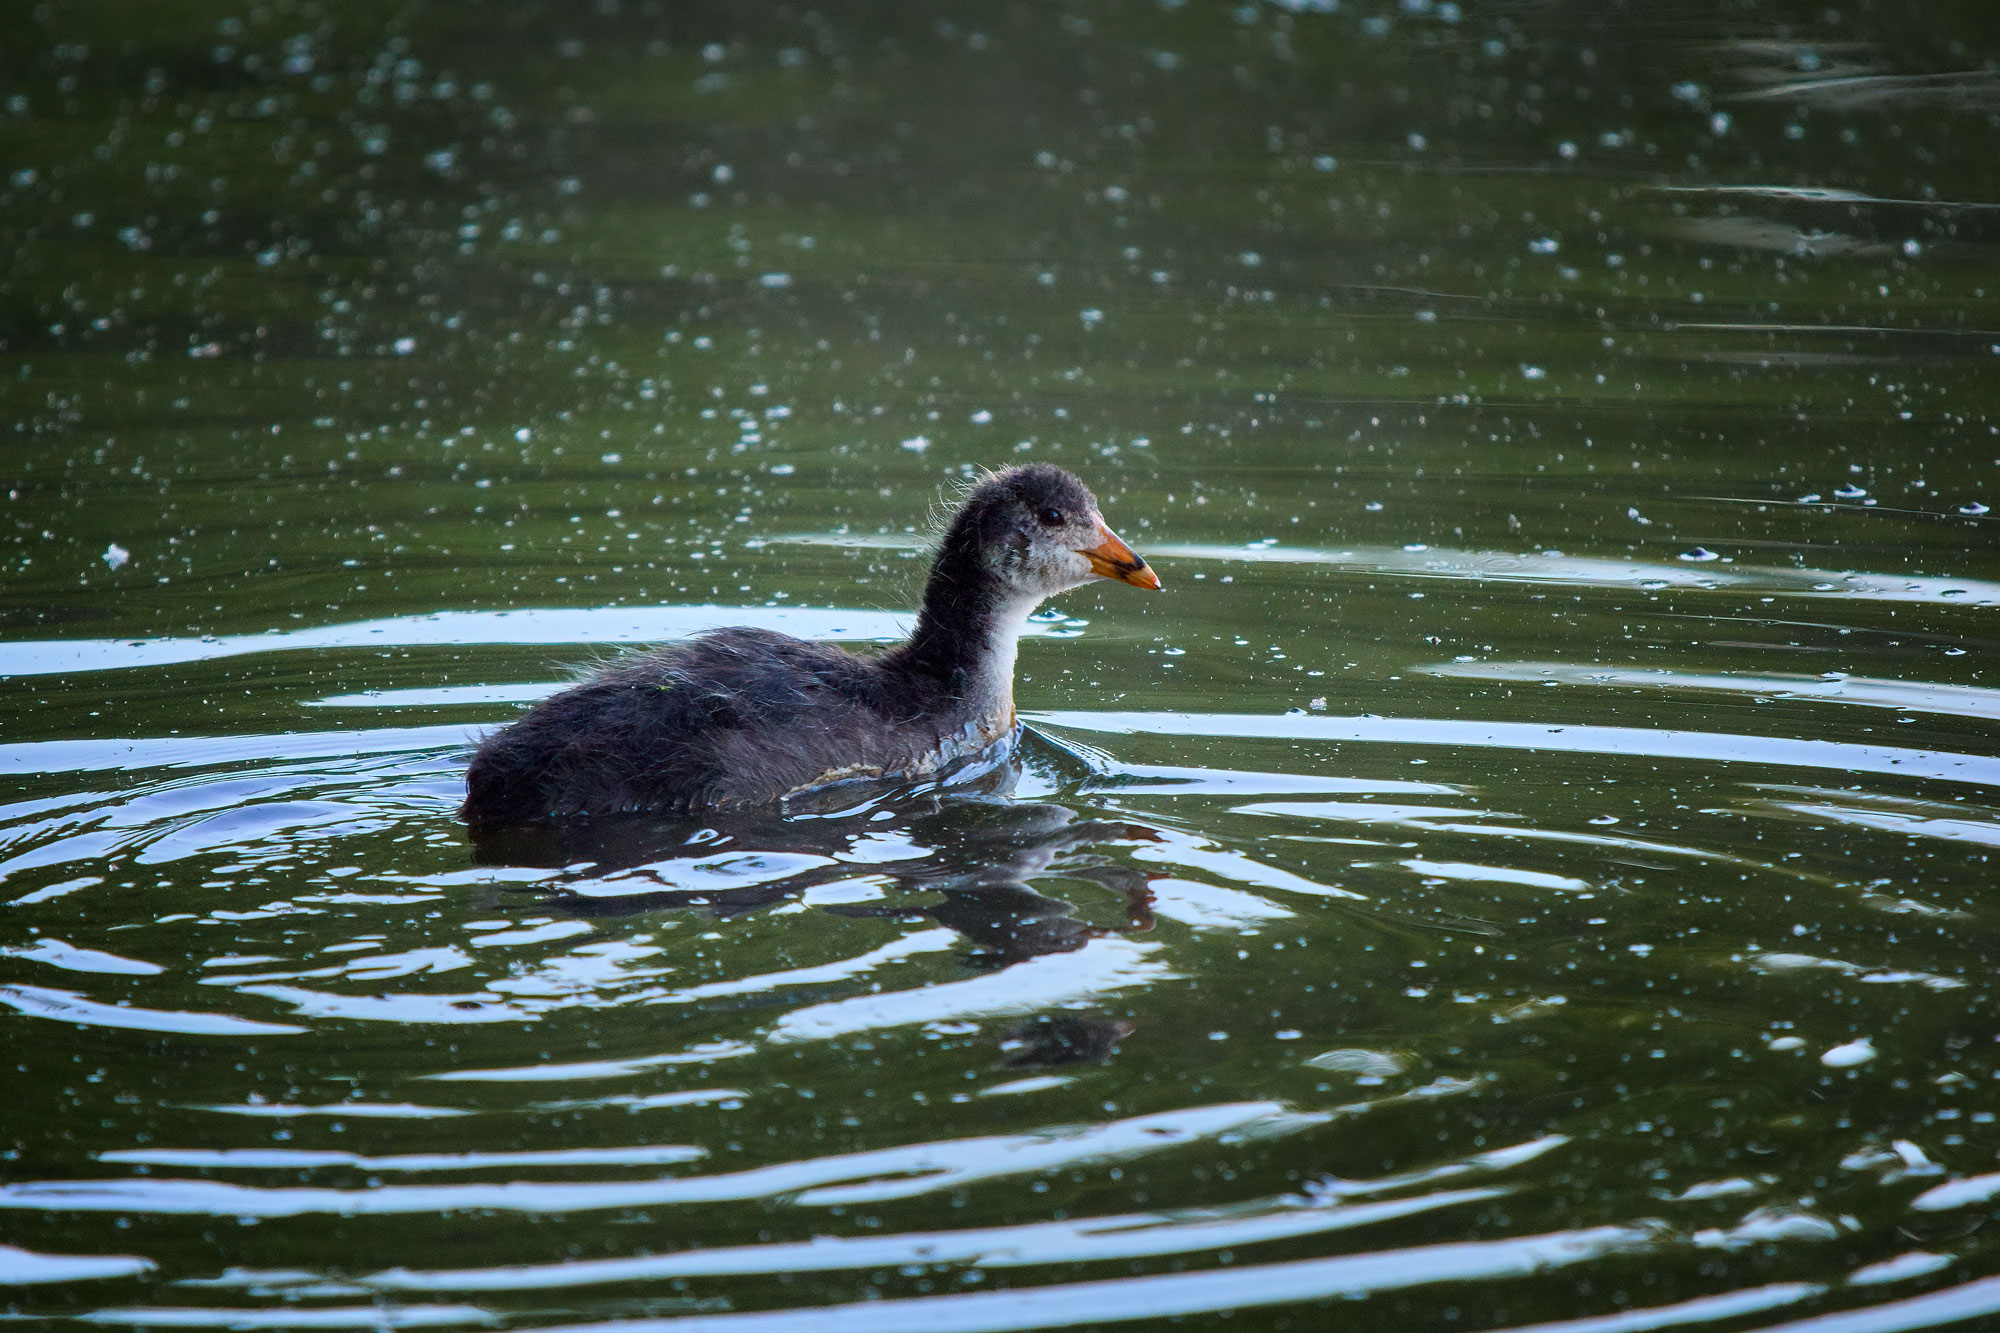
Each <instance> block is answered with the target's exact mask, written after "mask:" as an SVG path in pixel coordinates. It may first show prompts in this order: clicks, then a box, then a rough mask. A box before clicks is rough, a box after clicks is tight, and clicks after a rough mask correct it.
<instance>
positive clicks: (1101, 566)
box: [1077, 514, 1160, 592]
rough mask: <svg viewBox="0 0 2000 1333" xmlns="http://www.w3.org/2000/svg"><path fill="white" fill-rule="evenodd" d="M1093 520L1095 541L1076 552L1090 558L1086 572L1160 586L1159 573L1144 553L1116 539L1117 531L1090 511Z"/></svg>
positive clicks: (1138, 585)
mask: <svg viewBox="0 0 2000 1333" xmlns="http://www.w3.org/2000/svg"><path fill="white" fill-rule="evenodd" d="M1091 517H1092V518H1093V519H1095V520H1096V521H1097V536H1098V542H1097V545H1095V546H1092V547H1089V548H1088V549H1085V550H1080V551H1078V552H1077V554H1078V555H1080V556H1082V557H1083V558H1084V559H1086V560H1088V561H1090V572H1091V573H1093V574H1095V575H1097V577H1099V578H1101V579H1117V580H1118V581H1119V582H1120V583H1129V584H1131V585H1132V586H1133V587H1135V588H1150V589H1151V590H1153V591H1154V592H1158V591H1159V589H1160V576H1159V575H1158V574H1155V573H1154V572H1153V571H1152V570H1151V569H1150V568H1148V567H1147V564H1146V561H1145V559H1144V557H1142V556H1140V555H1138V554H1136V553H1135V552H1134V551H1133V550H1132V548H1131V547H1129V546H1127V545H1126V544H1125V543H1124V542H1122V541H1119V540H1118V534H1117V533H1115V532H1113V531H1112V530H1111V529H1110V528H1108V527H1106V526H1104V516H1103V515H1102V514H1092V515H1091Z"/></svg>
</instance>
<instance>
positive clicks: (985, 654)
mask: <svg viewBox="0 0 2000 1333" xmlns="http://www.w3.org/2000/svg"><path fill="white" fill-rule="evenodd" d="M1036 605H1037V602H1036V601H1035V600H1033V599H1024V598H1020V597H1018V596H1016V597H1009V596H1007V595H1006V590H1005V589H1003V588H1002V586H1001V585H1000V583H999V581H998V580H996V579H995V578H994V577H993V576H992V575H991V574H990V573H988V572H987V571H986V570H985V569H984V568H983V567H981V566H980V565H979V564H978V563H977V562H976V561H974V560H971V559H954V558H953V557H952V555H951V553H949V552H947V553H945V554H943V555H940V557H939V559H938V562H937V564H936V565H935V566H933V567H932V569H931V576H930V582H929V583H928V584H927V585H926V587H925V588H924V602H923V607H922V609H921V610H919V611H918V613H917V627H916V629H915V631H913V632H912V633H911V635H910V638H909V642H907V643H905V644H904V645H903V646H902V647H901V648H898V649H896V650H895V651H894V652H893V653H891V654H890V655H889V657H888V658H887V659H886V660H885V663H884V665H886V666H890V667H892V669H894V670H898V671H901V672H904V673H907V674H908V675H910V676H913V677H916V678H920V679H922V680H923V681H924V682H925V683H926V684H927V685H929V686H931V687H932V688H933V689H934V690H935V691H936V696H935V697H936V698H937V699H938V707H939V711H940V712H941V713H945V714H948V715H949V720H951V721H953V722H958V723H973V724H976V725H977V726H979V727H980V728H981V729H982V730H991V731H999V730H1003V729H1005V728H1006V727H1009V726H1011V725H1013V721H1014V653H1015V647H1016V644H1017V642H1018V641H1019V639H1020V636H1021V629H1022V627H1023V626H1024V625H1025V624H1026V623H1027V620H1028V616H1029V615H1030V613H1032V612H1033V611H1034V609H1035V607H1036Z"/></svg>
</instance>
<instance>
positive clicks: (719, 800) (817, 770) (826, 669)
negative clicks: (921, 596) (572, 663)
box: [462, 629, 907, 826]
mask: <svg viewBox="0 0 2000 1333" xmlns="http://www.w3.org/2000/svg"><path fill="white" fill-rule="evenodd" d="M884 694H885V692H884V689H883V680H882V673H881V670H880V668H879V667H878V666H877V665H876V663H875V662H873V661H871V660H870V659H867V658H861V657H857V656H855V655H854V654H852V653H849V652H846V651H844V650H842V649H839V648H834V647H829V646H827V645H823V644H816V643H807V642H805V641H803V640H800V639H794V638H791V637H790V636H788V635H784V634H776V633H772V632H771V631H768V630H757V629H725V630H717V631H715V632H714V633H711V634H707V635H704V636H702V637H701V638H698V639H695V640H693V641H692V642H690V643H686V644H682V645H678V646H676V647H673V648H667V649H663V650H660V651H658V652H653V653H648V654H645V655H643V656H640V657H635V658H633V659H632V660H630V661H628V662H624V663H621V664H619V665H616V666H614V667H612V668H610V669H609V670H607V671H605V672H603V673H601V674H599V675H597V676H595V677H593V678H592V679H590V680H588V681H585V682H584V683H583V684H580V685H576V686H573V687H571V688H570V689H567V690H564V691H563V692H562V693H560V694H557V695H554V696H553V697H551V698H549V699H547V700H544V701H543V702H542V703H540V704H538V705H537V706H536V707H535V708H534V709H533V710H531V711H530V712H529V713H528V714H527V715H526V716H524V717H522V718H521V719H520V720H519V721H518V722H516V723H514V724H513V725H512V726H510V727H507V728H506V729H504V730H502V731H500V732H497V733H495V734H494V735H492V736H489V737H488V738H487V739H486V740H485V741H484V742H483V743H482V744H481V745H480V747H479V750H478V753H477V754H476V755H474V757H473V760H472V766H471V768H470V770H469V771H468V772H467V775H466V786H467V795H466V800H465V805H464V808H463V810H462V814H463V815H464V818H465V820H466V821H467V822H468V823H470V824H474V825H486V826H491V825H500V824H521V823H532V822H535V821H538V820H542V819H547V818H550V817H562V816H566V815H596V814H612V813H616V812H619V811H627V810H688V809H694V808H699V807H703V806H710V805H729V804H737V803H751V802H763V801H771V800H775V799H777V798H778V797H780V796H783V795H784V794H786V793H787V792H789V791H792V790H795V789H796V788H798V787H801V786H804V785H807V784H810V783H812V782H814V781H816V780H819V779H821V778H823V777H825V776H826V775H827V774H828V773H829V772H831V771H837V770H840V769H843V768H850V767H851V768H854V769H856V770H857V771H867V770H868V769H870V768H875V769H878V770H881V771H888V768H889V767H890V766H893V765H894V763H895V762H896V760H897V757H898V753H899V752H900V750H902V749H903V748H907V747H906V743H905V742H906V738H905V737H903V736H902V735H901V734H900V733H901V730H902V729H901V728H900V727H899V726H898V725H897V723H896V720H895V718H894V716H893V714H894V713H895V712H896V711H897V710H896V709H894V708H893V707H892V706H891V704H890V701H889V700H888V699H886V698H885V697H884Z"/></svg>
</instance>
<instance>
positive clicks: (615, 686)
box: [459, 463, 1160, 833]
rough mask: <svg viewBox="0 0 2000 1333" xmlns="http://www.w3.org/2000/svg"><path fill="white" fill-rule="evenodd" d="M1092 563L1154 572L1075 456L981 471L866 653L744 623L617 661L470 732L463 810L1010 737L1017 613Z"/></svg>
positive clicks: (881, 774)
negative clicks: (905, 615)
mask: <svg viewBox="0 0 2000 1333" xmlns="http://www.w3.org/2000/svg"><path fill="white" fill-rule="evenodd" d="M1095 579H1112V580H1116V581H1118V582H1121V583H1127V584H1130V585H1132V586H1134V587H1138V588H1144V589H1149V590H1155V591H1157V590H1158V589H1159V587H1160V579H1159V575H1158V574H1156V573H1154V571H1153V569H1152V568H1151V567H1150V566H1149V565H1147V563H1146V561H1145V560H1144V558H1142V557H1141V556H1139V555H1137V554H1135V553H1134V552H1133V550H1132V548H1131V547H1129V546H1127V545H1126V544H1125V543H1124V542H1123V541H1122V540H1120V539H1119V537H1118V535H1117V534H1116V533H1114V532H1113V531H1112V530H1111V529H1110V527H1108V526H1107V525H1106V524H1105V521H1104V517H1103V515H1102V514H1101V513H1100V512H1099V511H1098V506H1097V500H1096V497H1094V496H1093V495H1092V494H1091V493H1090V491H1089V489H1088V488H1086V487H1085V486H1084V484H1083V483H1082V482H1081V481H1079V480H1078V479H1077V478H1076V477H1075V476H1073V475H1071V474H1070V473H1069V472H1066V471H1064V470H1063V469H1062V468H1060V467H1056V466H1054V465H1052V464H1048V463H1030V464H1027V465H1025V466H1020V467H1011V468H1007V469H1005V470H1002V471H996V472H991V473H988V474H987V475H985V476H984V477H983V478H982V479H981V480H979V481H978V482H977V483H976V484H975V485H973V486H972V488H971V490H970V491H969V493H968V494H967V495H966V497H965V499H964V501H963V503H961V504H960V505H959V507H958V509H957V511H956V512H955V513H954V514H953V515H952V517H951V520H950V522H949V523H948V524H947V526H946V528H945V531H944V536H943V538H942V540H941V541H940V543H939V545H938V547H937V551H936V554H935V556H934V558H933V559H932V561H931V566H930V573H929V576H928V578H927V580H926V582H925V586H924V593H923V601H922V604H921V606H920V608H919V609H918V612H917V619H916V626H915V628H914V630H913V631H912V632H911V634H910V637H909V638H908V640H907V641H905V642H904V643H902V644H900V645H899V646H897V647H895V648H892V649H890V650H888V651H886V652H883V653H880V654H877V655H873V656H864V655H860V654H856V653H852V652H849V651H847V650H846V649H843V648H839V647H835V646H833V645H829V644H821V643H813V642H809V641H806V640H802V639H796V638H793V637H791V636H789V635H785V634H779V633H776V632H774V631H771V630H764V629H755V628H748V627H741V626H739V627H733V628H728V629H717V630H712V631H709V632H708V633H705V634H702V635H699V636H697V637H695V638H693V639H691V640H689V641H687V642H685V643H680V644H675V645H672V646H669V647H666V648H662V649H657V650H654V651H652V652H648V653H644V654H642V655H638V656H635V657H632V658H630V659H627V660H625V661H623V662H618V663H614V664H612V665H611V666H609V667H607V668H605V669H603V670H601V671H600V672H598V673H597V674H596V675H594V676H592V677H591V678H589V679H587V680H585V681H583V682H582V683H580V684H577V685H573V686H571V687H570V688H568V689H565V690H563V691H561V692H560V693H557V694H554V695H552V696H550V697H549V698H547V699H545V700H543V701H542V702H541V703H539V704H537V705H536V706H535V707H534V708H532V709H531V710H529V711H528V712H527V713H526V714H524V715H523V716H522V717H520V718H519V719H518V720H516V721H515V722H513V723H512V724H510V725H508V726H506V727H504V728H502V729H501V730H499V731H497V732H494V733H493V734H491V735H489V736H487V737H486V738H485V739H484V740H483V741H481V742H480V743H479V745H478V747H477V749H476V751H475V752H474V754H473V757H472V761H471V764H470V765H469V767H468V768H467V770H466V796H465V801H464V804H463V805H462V806H461V807H460V809H459V815H460V817H461V818H462V819H463V820H464V821H465V823H466V824H467V825H468V826H470V827H471V829H472V830H473V831H474V832H475V833H477V832H480V831H482V830H485V831H491V830H495V829H502V828H509V827H529V826H535V825H545V824H550V823H561V822H564V821H576V820H588V819H591V818H594V817H600V816H611V815H619V814H627V813H638V812H647V813H662V814H679V815H689V814H696V813H699V812H701V811H704V810H710V809H727V808H738V809H747V808H750V807H756V806H768V805H773V804H778V805H782V803H783V802H784V801H785V799H786V798H787V797H791V796H797V795H800V794H802V793H805V792H810V791H813V790H815V789H817V788H821V787H825V786H828V785H829V784H833V783H837V782H842V781H847V780H856V779H882V780H892V781H894V780H913V779H915V780H921V779H926V778H932V777H937V776H941V775H944V774H947V773H949V772H950V771H952V770H954V769H955V768H958V767H959V766H960V765H961V763H962V762H963V761H971V760H975V759H977V758H979V757H981V756H982V755H985V754H989V753H992V752H995V751H1002V750H1004V749H1005V748H1006V747H1007V746H1009V745H1011V743H1012V740H1013V738H1014V737H1015V736H1016V735H1017V734H1018V728H1019V723H1018V720H1017V718H1016V716H1015V712H1014V657H1015V646H1016V641H1017V639H1018V638H1019V636H1020V633H1021V630H1022V627H1023V626H1024V625H1025V624H1026V622H1027V619H1028V616H1029V615H1030V614H1031V613H1032V612H1033V611H1034V610H1035V608H1036V607H1037V606H1039V605H1040V604H1041V603H1042V601H1043V600H1044V599H1045V598H1048V597H1052V596H1054V595H1055V594H1057V593H1061V592H1066V591H1069V590H1071V589H1073V588H1078V587H1082V586H1083V585H1085V584H1087V583H1090V582H1091V581H1093V580H1095Z"/></svg>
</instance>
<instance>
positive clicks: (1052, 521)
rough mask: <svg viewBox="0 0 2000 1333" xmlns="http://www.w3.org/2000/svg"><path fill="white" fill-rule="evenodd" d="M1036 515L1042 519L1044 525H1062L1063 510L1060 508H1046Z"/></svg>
mask: <svg viewBox="0 0 2000 1333" xmlns="http://www.w3.org/2000/svg"><path fill="white" fill-rule="evenodd" d="M1035 517H1036V518H1039V519H1040V520H1042V523H1043V525H1044V526H1047V527H1051V528H1059V527H1061V526H1062V521H1063V511H1062V510H1060V509H1044V510H1043V511H1042V512H1041V513H1039V514H1037V515H1035Z"/></svg>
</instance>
